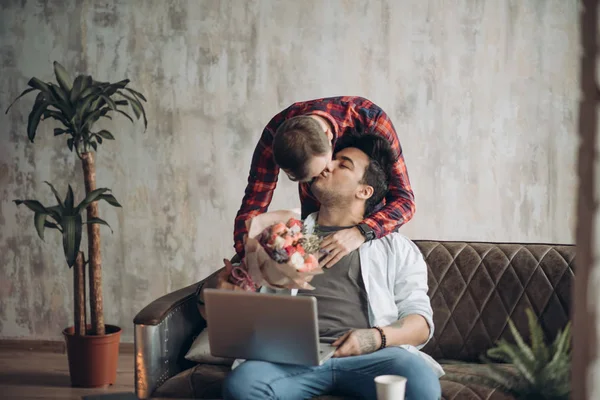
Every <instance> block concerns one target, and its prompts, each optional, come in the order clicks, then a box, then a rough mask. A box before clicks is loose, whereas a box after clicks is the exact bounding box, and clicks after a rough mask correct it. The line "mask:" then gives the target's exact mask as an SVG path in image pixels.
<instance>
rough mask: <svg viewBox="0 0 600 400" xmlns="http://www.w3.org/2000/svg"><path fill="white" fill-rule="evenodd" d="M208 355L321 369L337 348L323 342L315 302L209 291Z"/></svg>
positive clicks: (207, 314) (294, 298)
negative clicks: (321, 341) (209, 353)
mask: <svg viewBox="0 0 600 400" xmlns="http://www.w3.org/2000/svg"><path fill="white" fill-rule="evenodd" d="M204 303H205V305H206V317H207V318H206V322H207V325H208V341H209V344H210V352H211V354H212V355H213V356H215V357H227V358H241V359H244V360H261V361H269V362H273V363H281V364H296V365H305V366H318V365H321V364H323V363H324V362H325V361H327V360H328V359H329V358H331V356H332V355H333V353H334V352H335V349H336V347H334V346H332V345H331V343H332V341H328V343H320V342H319V324H318V319H317V299H315V298H314V297H312V296H306V297H305V296H301V297H297V296H287V295H277V294H270V293H254V292H245V291H244V292H242V291H232V290H219V289H208V288H207V289H205V290H204Z"/></svg>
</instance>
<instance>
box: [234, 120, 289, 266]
mask: <svg viewBox="0 0 600 400" xmlns="http://www.w3.org/2000/svg"><path fill="white" fill-rule="evenodd" d="M274 124H275V122H274V121H273V120H272V122H270V123H269V124H268V125H267V126H266V127H265V129H264V130H263V133H262V136H261V138H260V140H259V142H258V144H257V145H256V148H255V149H254V154H253V156H252V164H251V165H250V174H249V176H248V184H247V186H246V191H245V194H244V198H243V199H242V205H241V207H240V209H239V211H238V213H237V215H236V217H235V228H234V232H233V240H234V243H235V251H236V253H237V254H238V255H239V256H240V257H242V256H243V255H244V242H243V239H244V235H245V234H246V233H248V229H247V228H246V221H247V220H249V219H250V218H252V217H254V216H256V215H259V214H262V213H264V212H266V211H267V209H268V208H269V204H271V199H272V198H273V192H274V191H275V187H276V186H277V177H278V175H279V167H278V166H277V164H276V163H275V160H274V159H273V150H272V144H273V135H274V129H273V127H274Z"/></svg>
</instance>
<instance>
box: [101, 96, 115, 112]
mask: <svg viewBox="0 0 600 400" xmlns="http://www.w3.org/2000/svg"><path fill="white" fill-rule="evenodd" d="M100 98H101V99H102V100H104V101H105V102H106V104H108V106H109V107H110V108H111V109H112V110H116V109H117V105H116V104H115V102H114V101H113V99H111V98H110V97H108V96H106V95H104V94H101V95H100Z"/></svg>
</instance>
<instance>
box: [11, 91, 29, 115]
mask: <svg viewBox="0 0 600 400" xmlns="http://www.w3.org/2000/svg"><path fill="white" fill-rule="evenodd" d="M34 90H36V89H35V88H27V89H25V90H23V92H21V94H20V95H19V96H17V98H16V99H14V100H13V102H12V103H10V106H8V108H7V109H6V112H5V114H8V110H10V108H11V107H12V106H13V105H14V104H15V103H16V102H17V100H19V99H20V98H21V97H23V96H25V95H26V94H27V93H30V92H33V91H34Z"/></svg>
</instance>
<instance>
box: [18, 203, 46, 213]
mask: <svg viewBox="0 0 600 400" xmlns="http://www.w3.org/2000/svg"><path fill="white" fill-rule="evenodd" d="M14 202H15V204H16V205H17V206H20V205H21V204H23V205H25V206H26V207H27V208H29V209H30V210H31V211H33V212H36V213H42V214H48V210H47V209H46V207H44V206H43V205H42V203H40V202H39V201H37V200H14Z"/></svg>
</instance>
